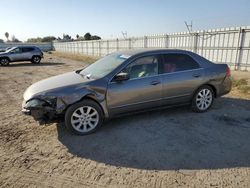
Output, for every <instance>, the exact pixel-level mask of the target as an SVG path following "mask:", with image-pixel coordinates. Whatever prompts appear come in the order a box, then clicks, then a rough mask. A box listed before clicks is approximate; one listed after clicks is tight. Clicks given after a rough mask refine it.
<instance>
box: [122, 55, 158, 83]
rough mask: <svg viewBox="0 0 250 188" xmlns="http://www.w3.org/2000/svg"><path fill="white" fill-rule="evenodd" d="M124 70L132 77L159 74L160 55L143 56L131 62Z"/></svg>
mask: <svg viewBox="0 0 250 188" xmlns="http://www.w3.org/2000/svg"><path fill="white" fill-rule="evenodd" d="M122 72H126V73H128V74H129V77H130V79H135V78H143V77H148V76H154V75H157V74H158V57H157V56H147V57H141V58H138V59H137V60H135V61H134V62H133V63H131V64H129V65H128V66H127V67H126V68H125V69H124V70H123V71H122Z"/></svg>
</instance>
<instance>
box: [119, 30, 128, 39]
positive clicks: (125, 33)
mask: <svg viewBox="0 0 250 188" xmlns="http://www.w3.org/2000/svg"><path fill="white" fill-rule="evenodd" d="M121 33H122V36H123V38H124V39H127V38H128V33H127V31H125V32H123V31H122V32H121Z"/></svg>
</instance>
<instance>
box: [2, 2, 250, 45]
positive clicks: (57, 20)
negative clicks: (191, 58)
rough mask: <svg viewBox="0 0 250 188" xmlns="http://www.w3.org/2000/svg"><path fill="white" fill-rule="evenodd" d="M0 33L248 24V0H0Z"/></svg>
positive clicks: (104, 33) (114, 32)
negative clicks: (189, 24) (185, 22)
mask: <svg viewBox="0 0 250 188" xmlns="http://www.w3.org/2000/svg"><path fill="white" fill-rule="evenodd" d="M0 7H1V11H0V39H4V40H6V38H5V36H4V33H5V32H9V34H10V36H12V35H15V37H16V38H18V39H19V40H22V41H25V40H27V39H28V38H33V37H44V36H48V35H49V36H51V35H52V36H55V37H62V35H63V34H64V33H65V34H69V35H71V36H72V37H74V38H75V36H76V34H79V35H80V36H83V35H84V34H85V33H86V32H90V33H91V34H92V35H99V36H101V37H102V38H104V39H111V38H122V37H123V34H122V32H123V33H125V32H126V33H127V36H128V37H133V36H144V35H152V34H163V33H172V32H183V31H187V28H186V26H185V24H184V21H187V22H188V23H190V22H191V21H192V22H193V30H203V29H214V28H222V27H235V26H247V25H248V26H249V25H250V9H249V8H250V0H88V1H86V0H40V1H35V0H11V1H5V0H0Z"/></svg>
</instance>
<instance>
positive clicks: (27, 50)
mask: <svg viewBox="0 0 250 188" xmlns="http://www.w3.org/2000/svg"><path fill="white" fill-rule="evenodd" d="M33 51H34V48H32V47H22V59H23V60H30V59H31V58H32V52H33Z"/></svg>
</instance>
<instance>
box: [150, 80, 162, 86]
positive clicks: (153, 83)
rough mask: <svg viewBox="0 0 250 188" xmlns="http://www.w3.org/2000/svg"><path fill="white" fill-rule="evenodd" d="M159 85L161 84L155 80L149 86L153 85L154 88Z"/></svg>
mask: <svg viewBox="0 0 250 188" xmlns="http://www.w3.org/2000/svg"><path fill="white" fill-rule="evenodd" d="M159 83H161V82H160V81H156V80H155V81H152V82H151V85H154V86H155V85H158V84H159Z"/></svg>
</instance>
